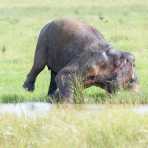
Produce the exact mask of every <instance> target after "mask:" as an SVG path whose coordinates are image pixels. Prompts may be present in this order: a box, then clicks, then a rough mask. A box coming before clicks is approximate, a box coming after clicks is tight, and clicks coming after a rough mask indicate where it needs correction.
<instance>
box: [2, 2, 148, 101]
mask: <svg viewBox="0 0 148 148" xmlns="http://www.w3.org/2000/svg"><path fill="white" fill-rule="evenodd" d="M147 8H148V1H147V0H142V1H139V0H124V1H123V0H116V1H112V0H109V1H106V2H105V1H104V0H93V1H91V0H75V1H70V0H64V1H63V2H61V1H58V0H54V1H51V0H49V1H48V0H45V1H41V0H36V1H30V0H12V1H10V0H0V101H1V102H20V101H26V100H27V101H30V100H42V101H45V100H46V99H47V96H46V95H47V90H48V85H49V82H50V73H49V72H48V70H47V69H45V70H44V72H42V73H41V74H40V75H39V77H38V80H37V83H36V90H35V91H34V92H33V93H28V92H26V91H24V90H23V89H22V84H23V81H24V80H25V77H26V74H27V73H28V72H29V70H30V68H31V65H32V62H33V55H34V49H35V46H36V41H37V36H38V33H39V31H40V29H41V28H42V27H43V25H45V24H46V23H47V22H49V21H51V20H53V19H55V18H61V17H70V18H77V19H80V20H83V21H85V22H87V23H88V24H91V25H93V26H95V27H96V28H97V29H98V30H100V31H101V32H102V33H103V34H104V36H105V38H106V39H107V40H108V41H109V42H111V43H112V44H113V46H114V47H116V48H119V49H122V50H127V51H130V52H132V53H133V54H134V55H135V56H136V65H137V72H138V75H139V81H140V87H141V88H140V92H139V93H137V94H135V93H131V92H125V91H124V92H123V91H121V92H120V93H119V94H117V95H115V96H112V97H111V98H110V97H108V96H107V95H106V93H105V92H104V91H103V90H101V89H98V88H95V87H93V88H89V89H87V90H85V91H84V94H85V96H86V98H88V99H86V100H85V101H86V102H101V103H103V102H109V103H148V88H147V87H148V68H147V67H148V58H147V57H148V42H147V39H148V21H147V20H148V9H147Z"/></svg>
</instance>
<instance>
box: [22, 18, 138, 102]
mask: <svg viewBox="0 0 148 148" xmlns="http://www.w3.org/2000/svg"><path fill="white" fill-rule="evenodd" d="M45 66H47V67H48V69H49V70H51V81H50V86H49V90H48V95H52V96H53V95H54V94H55V92H57V90H58V92H59V95H60V97H61V98H62V99H63V101H67V102H71V101H72V99H71V98H73V87H72V85H73V83H72V80H73V78H76V77H81V78H82V83H83V85H84V87H89V86H92V85H96V86H99V87H101V88H103V89H105V90H106V91H108V92H109V93H113V92H114V91H115V90H117V89H118V88H120V87H128V85H129V83H130V86H132V85H135V84H137V78H136V75H135V72H134V69H135V68H134V56H133V55H132V54H130V53H128V52H123V51H119V50H115V49H114V48H113V47H112V46H111V45H110V44H109V43H108V42H107V41H106V40H105V39H104V37H103V35H102V34H101V33H100V32H98V31H97V30H96V29H95V28H93V27H92V26H89V25H87V24H85V23H83V22H80V21H77V20H70V19H61V20H55V21H52V22H50V23H48V24H47V25H45V26H44V27H43V28H42V30H41V32H40V35H39V38H38V42H37V46H36V51H35V56H34V63H33V66H32V68H31V71H30V72H29V74H28V75H27V79H26V81H25V82H24V85H23V87H24V88H25V89H27V90H28V91H33V90H34V84H35V80H36V77H37V75H38V74H39V73H40V72H41V71H42V70H43V69H44V67H45Z"/></svg>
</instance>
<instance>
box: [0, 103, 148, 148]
mask: <svg viewBox="0 0 148 148" xmlns="http://www.w3.org/2000/svg"><path fill="white" fill-rule="evenodd" d="M133 123H134V124H133ZM147 146H148V118H147V115H143V116H141V115H139V114H137V113H134V112H130V111H129V109H128V108H127V107H123V106H120V107H119V106H118V107H117V106H113V107H111V108H107V109H106V110H104V111H101V112H100V111H93V110H84V109H82V108H79V109H78V108H77V109H74V108H73V109H72V108H71V107H70V108H66V109H64V108H63V106H61V107H59V108H55V109H54V110H53V111H51V112H50V113H49V114H48V115H47V116H43V117H37V118H26V117H25V116H22V117H19V118H18V117H16V116H15V115H10V114H7V115H3V116H0V147H1V148H3V147H5V148H14V147H15V148H16V147H19V148H29V147H31V148H40V147H43V148H50V147H53V148H125V147H126V148H147Z"/></svg>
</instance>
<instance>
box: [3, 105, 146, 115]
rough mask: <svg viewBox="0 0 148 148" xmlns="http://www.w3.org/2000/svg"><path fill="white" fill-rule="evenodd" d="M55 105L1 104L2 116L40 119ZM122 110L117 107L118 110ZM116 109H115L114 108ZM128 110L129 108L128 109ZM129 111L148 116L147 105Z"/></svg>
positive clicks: (94, 109) (93, 108)
mask: <svg viewBox="0 0 148 148" xmlns="http://www.w3.org/2000/svg"><path fill="white" fill-rule="evenodd" d="M54 106H55V105H53V104H49V103H43V102H28V103H16V104H13V103H9V104H0V115H2V114H7V113H11V114H15V115H17V116H22V115H25V116H28V117H33V116H34V117H40V116H44V115H47V114H48V113H49V112H50V111H51V110H52V109H53V108H54ZM108 108H112V105H107V106H106V105H83V109H85V110H87V111H92V112H101V111H104V110H106V109H108ZM118 108H120V107H119V106H117V109H118ZM114 109H115V107H114ZM126 109H127V107H126ZM128 110H129V111H131V112H135V113H138V114H141V115H143V114H147V115H148V104H147V105H137V106H132V107H131V106H129V107H128Z"/></svg>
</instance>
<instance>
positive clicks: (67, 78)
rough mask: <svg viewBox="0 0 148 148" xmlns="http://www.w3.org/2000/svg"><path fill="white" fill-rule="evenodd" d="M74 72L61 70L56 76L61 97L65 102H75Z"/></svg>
mask: <svg viewBox="0 0 148 148" xmlns="http://www.w3.org/2000/svg"><path fill="white" fill-rule="evenodd" d="M73 77H74V76H73V74H71V73H70V72H68V71H66V70H62V71H60V72H59V73H58V74H57V76H56V84H57V87H58V89H59V92H58V93H59V98H60V100H61V102H64V103H74V86H73Z"/></svg>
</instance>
